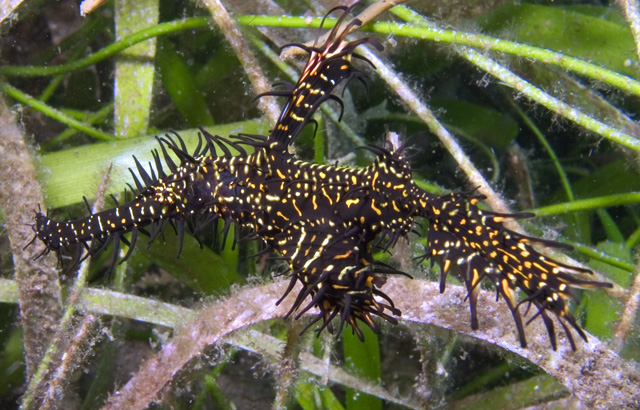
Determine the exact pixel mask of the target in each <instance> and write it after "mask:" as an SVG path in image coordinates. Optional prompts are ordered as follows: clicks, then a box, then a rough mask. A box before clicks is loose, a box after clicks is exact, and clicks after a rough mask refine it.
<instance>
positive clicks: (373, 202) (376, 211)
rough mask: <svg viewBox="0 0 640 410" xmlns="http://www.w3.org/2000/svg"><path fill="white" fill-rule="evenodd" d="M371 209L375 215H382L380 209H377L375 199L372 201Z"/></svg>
mask: <svg viewBox="0 0 640 410" xmlns="http://www.w3.org/2000/svg"><path fill="white" fill-rule="evenodd" d="M371 209H373V211H374V212H375V213H377V214H378V215H382V211H381V210H380V209H379V208H376V200H375V199H372V200H371Z"/></svg>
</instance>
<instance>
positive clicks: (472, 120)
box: [431, 98, 519, 148]
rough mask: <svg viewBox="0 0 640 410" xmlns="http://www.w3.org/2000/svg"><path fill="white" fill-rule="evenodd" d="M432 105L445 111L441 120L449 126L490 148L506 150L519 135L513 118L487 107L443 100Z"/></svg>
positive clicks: (436, 99)
mask: <svg viewBox="0 0 640 410" xmlns="http://www.w3.org/2000/svg"><path fill="white" fill-rule="evenodd" d="M431 105H432V106H433V107H434V108H440V109H443V110H444V113H443V114H441V115H440V119H441V120H442V122H444V123H445V124H447V126H449V127H451V128H455V129H456V130H458V131H461V132H464V133H465V134H466V135H467V136H468V137H470V138H476V139H479V140H480V141H482V142H484V143H485V144H488V145H489V146H492V147H496V148H504V147H506V146H507V145H509V144H510V143H511V142H512V141H513V140H514V139H515V138H516V136H517V135H518V129H519V126H518V123H517V122H516V121H515V120H514V119H513V118H511V117H510V116H508V115H506V114H502V113H499V112H498V111H495V110H493V109H491V108H488V107H486V106H482V105H477V104H473V103H469V102H466V101H461V100H448V99H442V98H434V99H432V100H431Z"/></svg>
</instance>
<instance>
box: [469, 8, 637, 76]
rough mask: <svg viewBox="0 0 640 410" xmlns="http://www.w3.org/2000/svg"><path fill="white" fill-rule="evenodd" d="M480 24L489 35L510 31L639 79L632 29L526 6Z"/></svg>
mask: <svg viewBox="0 0 640 410" xmlns="http://www.w3.org/2000/svg"><path fill="white" fill-rule="evenodd" d="M476 21H477V22H478V23H479V24H480V25H481V26H482V28H483V29H484V30H485V31H487V32H491V33H498V34H501V35H504V33H505V32H507V33H509V34H508V35H507V37H510V38H513V39H515V40H516V41H518V42H522V43H527V44H531V45H534V46H538V47H544V48H548V49H551V50H554V51H560V52H562V53H565V54H567V55H570V56H573V57H578V58H582V59H585V60H592V61H594V62H596V63H598V64H601V65H603V66H605V67H608V68H610V69H612V70H615V71H618V72H620V73H623V74H626V75H628V76H631V77H634V78H638V71H637V64H638V61H637V57H636V53H635V46H634V43H633V36H632V35H631V32H630V30H629V28H628V27H626V26H624V25H620V24H616V23H614V22H611V21H609V20H607V19H604V18H599V17H594V16H590V15H587V14H583V13H579V12H576V11H571V10H567V9H563V8H560V7H549V6H540V5H533V4H522V5H507V6H503V7H500V8H498V9H495V10H493V11H491V12H489V13H486V14H484V15H482V16H480V17H479V18H477V19H476Z"/></svg>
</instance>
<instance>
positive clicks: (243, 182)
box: [34, 9, 611, 350]
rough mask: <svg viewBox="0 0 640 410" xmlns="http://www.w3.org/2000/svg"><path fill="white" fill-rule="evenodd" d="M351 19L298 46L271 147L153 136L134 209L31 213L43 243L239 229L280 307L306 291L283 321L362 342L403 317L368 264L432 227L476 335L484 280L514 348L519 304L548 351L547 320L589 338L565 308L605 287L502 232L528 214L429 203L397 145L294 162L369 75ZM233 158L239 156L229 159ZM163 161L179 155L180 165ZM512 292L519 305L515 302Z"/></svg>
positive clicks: (469, 197)
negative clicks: (342, 94)
mask: <svg viewBox="0 0 640 410" xmlns="http://www.w3.org/2000/svg"><path fill="white" fill-rule="evenodd" d="M350 11H351V9H344V13H343V15H342V16H341V17H340V19H339V24H337V25H336V26H335V28H334V29H333V30H332V31H331V33H330V35H329V38H328V40H327V41H326V43H325V44H323V45H322V46H321V47H305V49H307V51H309V52H310V57H309V62H308V63H307V66H306V68H305V70H304V72H303V74H302V76H301V78H300V80H299V81H298V83H297V84H296V86H295V87H294V88H293V90H292V91H291V93H287V94H286V95H287V96H288V97H289V99H288V101H287V103H286V104H285V107H284V109H283V111H282V114H281V116H280V119H279V121H278V123H277V124H276V127H275V129H274V130H273V131H272V132H271V134H270V135H269V136H268V137H261V136H252V135H238V136H231V137H229V138H224V137H221V136H214V135H211V134H209V133H207V132H206V131H204V130H202V134H201V140H200V144H199V145H198V147H197V148H196V149H195V151H194V152H193V153H189V152H188V151H187V148H186V147H185V144H184V142H183V141H182V139H181V138H180V137H179V136H178V135H177V134H176V136H175V138H172V137H169V136H167V137H166V138H161V139H159V142H160V152H161V153H158V152H157V151H156V152H154V153H153V154H154V159H155V168H156V171H157V174H158V175H157V176H156V175H155V172H152V174H151V175H149V174H148V173H147V172H146V171H145V170H144V168H143V167H142V166H141V165H140V164H139V163H138V162H137V160H136V166H137V169H138V174H139V178H138V177H137V176H136V175H135V174H134V182H135V185H136V187H135V189H134V191H135V193H136V196H135V198H134V199H133V200H132V201H130V202H128V203H126V204H124V205H122V206H118V207H115V208H113V209H109V210H106V211H103V212H100V213H96V214H93V215H90V216H88V217H86V218H81V219H78V220H73V221H67V222H56V221H53V220H52V219H50V218H48V217H47V216H46V215H44V214H42V213H37V216H36V224H35V226H34V230H35V232H36V235H37V237H38V238H39V239H40V240H42V241H43V242H44V243H45V245H46V247H47V251H51V250H54V251H58V252H60V251H62V250H64V249H65V248H66V247H67V246H68V245H71V244H76V243H78V244H81V245H82V246H81V247H80V248H86V249H89V250H90V252H89V253H90V254H91V253H93V254H95V253H97V252H98V251H99V250H98V251H96V250H95V247H93V246H91V245H89V242H91V241H93V240H96V241H98V242H113V243H114V245H115V246H114V255H117V249H118V247H119V245H120V243H121V242H124V243H125V244H127V245H129V246H131V247H132V246H133V244H134V242H135V241H136V238H137V233H138V232H142V233H146V234H148V235H149V236H150V237H151V239H153V238H154V237H155V236H157V235H158V234H159V233H161V232H162V229H163V228H164V227H165V226H166V224H167V223H171V224H174V225H175V226H176V228H177V231H178V234H179V236H180V238H182V235H183V234H184V231H185V230H188V231H191V232H193V231H195V230H196V229H197V227H198V226H200V225H206V224H208V223H210V222H213V221H216V222H217V221H218V220H221V221H224V224H225V231H226V232H228V230H229V226H230V225H231V224H236V225H239V226H240V227H246V228H249V229H251V230H252V231H253V233H254V235H253V236H254V237H255V238H259V239H261V240H262V241H263V242H264V243H265V245H266V249H267V250H272V251H275V252H277V253H279V254H280V255H281V256H282V258H283V259H284V260H285V261H286V263H287V264H288V267H289V271H290V274H291V282H290V286H289V288H288V289H287V291H286V292H285V295H284V296H283V299H284V297H285V296H287V295H288V294H289V293H290V292H291V290H292V289H293V287H294V285H295V284H296V283H297V282H300V283H301V284H302V290H301V291H300V293H299V294H298V295H297V296H296V299H295V301H294V303H293V305H292V307H291V310H290V312H289V314H293V313H296V315H297V316H296V317H300V316H301V315H302V314H303V313H304V312H306V311H307V310H309V309H312V308H317V309H318V310H319V315H318V316H317V317H316V319H315V320H314V321H313V322H312V323H311V324H310V325H309V326H311V325H312V324H313V323H315V322H318V321H320V320H322V324H321V325H320V327H319V329H318V331H321V330H322V329H324V328H327V329H328V330H329V331H330V332H332V331H333V330H334V329H333V326H332V323H333V320H334V319H335V318H336V317H337V316H338V315H340V322H339V329H338V330H341V329H342V328H343V326H344V325H345V324H347V325H349V326H351V327H352V329H353V331H354V332H355V333H356V334H357V335H358V337H360V338H361V339H362V338H363V335H362V331H361V329H360V328H359V327H358V326H359V325H358V322H363V323H365V324H366V325H367V326H369V327H371V329H373V330H374V331H376V332H378V331H379V328H378V325H377V324H376V322H375V321H374V320H373V316H380V317H381V318H383V319H385V320H387V321H389V322H392V323H396V319H395V316H398V315H400V311H399V310H398V309H396V308H395V306H394V304H393V301H392V300H391V299H390V298H389V297H388V296H387V295H386V294H385V293H384V292H383V291H382V290H381V288H382V287H383V286H384V283H385V275H387V274H402V272H399V271H397V270H395V269H393V268H391V267H389V266H387V265H385V264H382V263H381V262H378V261H376V260H375V259H374V257H373V251H374V248H375V247H376V245H377V244H380V243H383V244H384V245H385V246H386V247H391V246H393V245H394V244H395V243H396V241H397V240H398V239H399V238H400V237H406V236H408V234H409V233H410V232H412V228H413V226H414V223H415V222H416V218H419V219H426V220H427V221H428V222H429V231H428V242H427V244H428V249H427V252H426V253H425V255H424V256H423V258H425V259H430V260H431V262H432V263H433V262H435V261H438V262H439V265H440V268H441V275H440V281H441V286H440V287H441V291H444V290H445V282H446V277H447V275H448V274H449V272H450V271H452V270H455V271H457V273H459V274H460V275H461V277H462V279H463V282H464V283H465V286H466V288H467V291H468V299H469V302H470V311H471V326H472V327H473V328H474V329H475V328H477V327H478V319H477V314H476V304H477V292H478V291H479V289H480V283H481V282H482V281H483V279H485V278H487V279H488V281H489V282H491V283H492V284H493V285H494V286H495V288H496V292H497V294H498V295H499V296H501V297H502V298H503V299H504V300H505V302H506V303H507V306H508V307H509V309H510V310H511V312H512V314H513V317H514V320H515V323H516V327H517V331H518V336H519V339H520V343H521V345H522V346H526V338H525V332H524V324H523V320H522V318H521V316H520V313H519V310H518V307H519V304H521V303H528V304H529V305H530V306H534V307H535V308H536V309H537V312H536V313H535V314H533V315H532V316H533V318H535V317H537V316H540V317H541V318H542V320H543V321H544V324H545V326H546V328H547V330H548V333H549V339H550V341H551V345H552V347H553V348H554V349H555V348H556V335H555V328H554V322H553V320H552V319H551V317H550V316H549V313H552V314H553V315H555V316H557V317H558V318H559V319H560V320H559V323H560V325H561V326H562V328H563V329H564V331H565V334H566V335H567V339H568V340H569V343H570V344H571V347H572V348H573V349H574V350H575V342H574V340H573V337H572V333H571V330H570V329H569V327H568V326H567V324H569V325H570V327H572V328H573V329H574V330H575V331H576V332H577V333H578V334H579V335H580V336H581V337H582V338H583V339H585V340H586V335H585V333H584V332H583V331H582V329H581V328H580V326H579V325H578V323H577V321H576V319H575V318H574V317H573V315H572V314H571V311H570V310H569V306H568V303H567V301H566V300H567V298H572V297H573V293H572V289H573V288H574V287H608V286H611V285H610V284H607V283H601V282H594V281H586V280H582V279H579V278H577V277H576V276H575V274H577V273H585V272H589V271H588V270H585V269H581V268H575V267H571V266H568V265H564V264H561V263H559V262H556V261H554V260H552V259H550V258H547V257H545V256H544V255H542V254H540V253H539V252H538V251H537V250H536V249H534V247H533V246H532V245H534V244H537V245H543V246H551V247H560V246H562V245H561V244H559V243H556V242H552V241H547V240H542V239H536V238H532V237H528V236H525V235H522V234H519V233H516V232H514V231H511V230H509V229H507V228H506V227H505V226H504V222H505V221H506V220H508V219H518V218H523V217H528V216H531V215H529V214H499V213H494V212H489V211H482V210H480V209H479V208H478V207H477V203H478V201H480V200H482V199H484V197H482V196H480V195H473V194H469V193H467V194H465V193H454V194H449V195H445V196H442V197H435V196H433V195H431V194H429V193H428V192H426V191H424V190H423V189H421V188H419V187H418V186H417V185H416V184H415V183H414V180H413V177H412V173H411V168H410V166H409V163H408V161H407V159H406V157H405V156H404V154H403V152H402V151H403V150H402V149H401V148H397V147H391V148H380V147H366V148H367V149H369V150H370V151H372V152H373V153H374V154H375V155H376V160H375V162H374V163H373V164H371V165H370V166H368V167H365V168H349V167H338V166H330V165H318V164H314V163H310V162H305V161H300V160H298V159H296V158H295V157H294V156H293V155H291V154H290V153H289V152H288V149H287V147H288V145H290V144H291V143H293V141H294V140H295V138H296V137H297V136H298V135H299V133H300V132H301V130H302V128H303V127H304V126H305V125H306V124H307V123H308V122H309V121H310V118H311V116H312V115H313V113H314V112H315V111H316V110H317V109H318V107H319V106H320V105H321V104H322V103H323V102H324V101H326V100H327V99H330V98H331V99H338V98H337V97H335V96H333V95H332V91H333V90H334V89H335V87H336V86H338V85H339V84H341V83H343V82H347V81H348V80H349V79H351V78H359V77H362V76H363V75H364V74H363V73H362V72H361V71H360V70H358V69H357V68H356V67H354V66H353V64H352V57H353V56H354V54H353V53H354V50H355V49H356V48H357V47H358V46H359V45H360V44H362V43H365V42H366V43H370V44H374V45H379V43H377V41H375V40H372V39H369V38H365V39H361V40H356V41H353V42H348V41H346V39H345V36H346V33H347V31H348V30H349V29H350V28H351V27H352V26H357V25H359V22H358V21H357V20H354V22H352V23H350V24H347V25H346V27H342V24H343V23H344V21H345V18H346V16H347V15H348V14H349V12H350ZM360 59H363V58H362V57H360ZM274 94H276V93H274ZM277 94H279V95H282V93H277ZM338 100H339V99H338ZM228 147H231V148H233V149H235V150H236V151H238V152H239V153H240V154H239V155H237V156H232V155H231V151H230V150H229V148H228ZM168 151H173V152H174V153H175V154H176V155H177V157H178V158H179V159H180V162H179V164H176V163H174V161H173V160H172V159H171V157H170V156H169V155H168ZM249 152H252V153H249ZM218 153H219V154H218ZM161 157H162V158H163V159H164V163H165V164H166V166H167V167H168V168H169V172H168V173H165V171H164V169H163V168H162V167H163V164H162V161H161V159H160V158H161ZM132 173H133V172H132ZM148 227H151V229H150V232H148V231H147V228H148ZM127 232H132V237H131V240H130V242H129V241H126V240H125V238H124V236H123V234H124V233H127ZM236 232H237V231H236ZM127 256H128V254H127ZM127 256H125V259H126V257H127ZM114 261H115V259H114ZM517 291H521V292H523V293H524V295H525V298H524V299H523V300H521V301H519V302H518V300H517V295H516V292H517ZM281 301H282V299H281ZM278 303H279V302H278ZM529 320H532V318H531V319H529Z"/></svg>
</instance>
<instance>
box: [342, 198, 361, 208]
mask: <svg viewBox="0 0 640 410" xmlns="http://www.w3.org/2000/svg"><path fill="white" fill-rule="evenodd" d="M359 202H360V199H358V198H356V199H347V200H346V201H345V203H346V204H347V208H351V205H356V204H358V203H359Z"/></svg>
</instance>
